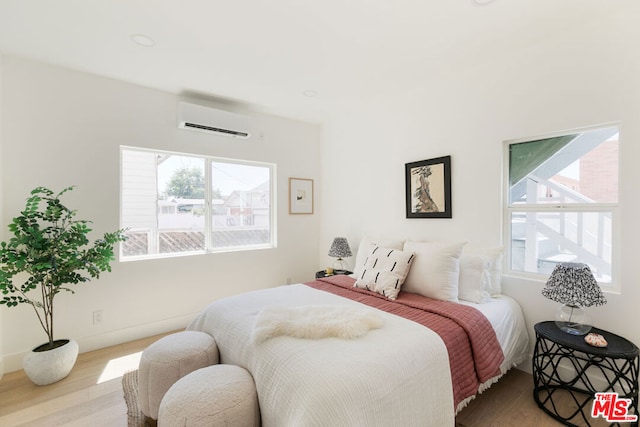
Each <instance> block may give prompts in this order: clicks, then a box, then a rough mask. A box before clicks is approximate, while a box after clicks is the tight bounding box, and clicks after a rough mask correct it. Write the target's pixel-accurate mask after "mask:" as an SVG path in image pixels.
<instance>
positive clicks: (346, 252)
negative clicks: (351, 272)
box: [329, 237, 352, 273]
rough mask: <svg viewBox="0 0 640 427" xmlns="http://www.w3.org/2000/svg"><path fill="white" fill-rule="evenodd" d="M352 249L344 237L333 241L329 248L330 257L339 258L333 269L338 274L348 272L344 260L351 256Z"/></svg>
mask: <svg viewBox="0 0 640 427" xmlns="http://www.w3.org/2000/svg"><path fill="white" fill-rule="evenodd" d="M351 255H352V254H351V248H350V247H349V242H347V239H345V238H344V237H336V238H335V239H333V243H331V248H329V256H332V257H335V258H337V259H336V260H335V262H334V263H333V269H334V270H335V271H336V273H342V272H345V271H347V268H346V266H345V262H344V260H343V259H342V258H344V257H349V256H351Z"/></svg>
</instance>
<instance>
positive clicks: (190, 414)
mask: <svg viewBox="0 0 640 427" xmlns="http://www.w3.org/2000/svg"><path fill="white" fill-rule="evenodd" d="M259 425H260V406H259V404H258V394H257V392H256V385H255V383H254V382H253V377H252V376H251V374H250V373H249V372H248V371H247V370H246V369H244V368H241V367H239V366H235V365H214V366H209V367H207V368H202V369H198V370H197V371H194V372H192V373H190V374H189V375H187V376H185V377H184V378H182V379H180V380H179V381H178V382H176V383H175V384H174V385H172V386H171V388H170V389H169V391H167V393H166V394H165V395H164V398H163V399H162V403H160V413H159V417H158V426H159V427H178V426H181V427H182V426H190V427H200V426H202V427H204V426H229V427H254V426H259Z"/></svg>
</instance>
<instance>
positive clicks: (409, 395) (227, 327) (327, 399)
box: [188, 284, 454, 427]
mask: <svg viewBox="0 0 640 427" xmlns="http://www.w3.org/2000/svg"><path fill="white" fill-rule="evenodd" d="M316 304H331V305H356V306H358V307H366V306H364V305H362V304H360V303H357V302H354V301H351V300H348V299H346V298H342V297H340V296H337V295H333V294H330V293H327V292H322V291H318V290H315V289H312V288H310V287H308V286H305V285H301V284H298V285H290V286H282V287H278V288H270V289H265V290H260V291H254V292H250V293H245V294H242V295H238V296H234V297H229V298H225V299H222V300H219V301H216V302H214V303H213V304H211V305H210V306H209V307H208V308H207V309H206V310H205V311H204V312H203V313H202V314H200V315H199V316H198V317H197V318H196V319H194V321H193V322H192V323H191V324H190V325H189V327H188V329H190V330H200V331H204V332H207V333H209V334H211V335H212V336H213V337H214V338H215V340H216V343H217V345H218V348H219V350H220V358H221V363H228V364H234V365H239V366H242V367H244V368H246V369H247V370H248V371H249V372H251V374H252V375H253V377H254V380H255V382H256V387H257V390H258V399H259V401H260V411H261V416H262V423H263V426H266V427H269V426H273V427H286V426H295V427H299V426H319V427H320V426H321V427H326V426H332V427H337V426H453V425H454V408H453V393H452V390H451V374H450V370H449V360H448V356H447V350H446V348H445V346H444V343H443V342H442V340H441V339H440V337H439V336H438V335H437V334H436V333H435V332H433V331H431V330H429V329H427V328H425V327H423V326H421V325H418V324H417V323H414V322H411V321H409V320H406V319H403V318H400V317H397V316H395V315H391V314H387V313H384V312H379V315H380V316H381V317H382V319H383V326H382V328H380V329H374V330H371V331H369V332H367V333H366V334H365V335H364V336H362V337H360V338H357V339H354V340H343V339H338V338H324V339H318V340H306V339H297V338H292V337H289V336H281V337H276V338H271V339H268V340H267V341H264V342H262V343H260V344H254V343H252V342H251V339H250V337H251V332H252V329H253V324H254V322H255V319H256V316H257V315H258V313H259V312H260V310H261V309H263V308H264V307H269V306H278V305H286V306H289V307H291V306H303V305H316Z"/></svg>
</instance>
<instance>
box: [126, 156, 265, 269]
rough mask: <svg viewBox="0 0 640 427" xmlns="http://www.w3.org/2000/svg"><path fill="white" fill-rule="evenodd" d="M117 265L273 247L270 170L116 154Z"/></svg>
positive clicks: (221, 162) (232, 162) (219, 162)
mask: <svg viewBox="0 0 640 427" xmlns="http://www.w3.org/2000/svg"><path fill="white" fill-rule="evenodd" d="M120 158H121V221H120V222H121V226H122V227H126V228H128V231H127V236H128V237H129V238H128V240H127V241H126V242H124V243H123V244H121V245H120V259H121V260H123V261H126V260H136V259H145V258H156V257H168V256H178V255H186V254H195V253H204V252H225V251H237V250H249V249H264V248H273V247H275V246H276V237H275V236H276V234H275V226H274V224H275V203H274V191H273V189H274V188H275V165H273V164H269V163H261V162H248V161H242V160H230V159H220V158H215V157H208V156H198V155H192V154H181V153H171V152H164V151H162V152H161V151H151V150H145V149H139V148H132V147H122V148H121V156H120Z"/></svg>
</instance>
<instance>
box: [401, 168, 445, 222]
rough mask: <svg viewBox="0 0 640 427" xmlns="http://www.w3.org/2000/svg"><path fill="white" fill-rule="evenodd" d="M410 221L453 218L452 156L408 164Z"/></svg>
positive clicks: (408, 212) (406, 178)
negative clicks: (413, 219) (415, 219)
mask: <svg viewBox="0 0 640 427" xmlns="http://www.w3.org/2000/svg"><path fill="white" fill-rule="evenodd" d="M405 180H406V206H407V218H451V156H445V157H438V158H435V159H429V160H422V161H419V162H413V163H407V164H405Z"/></svg>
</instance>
